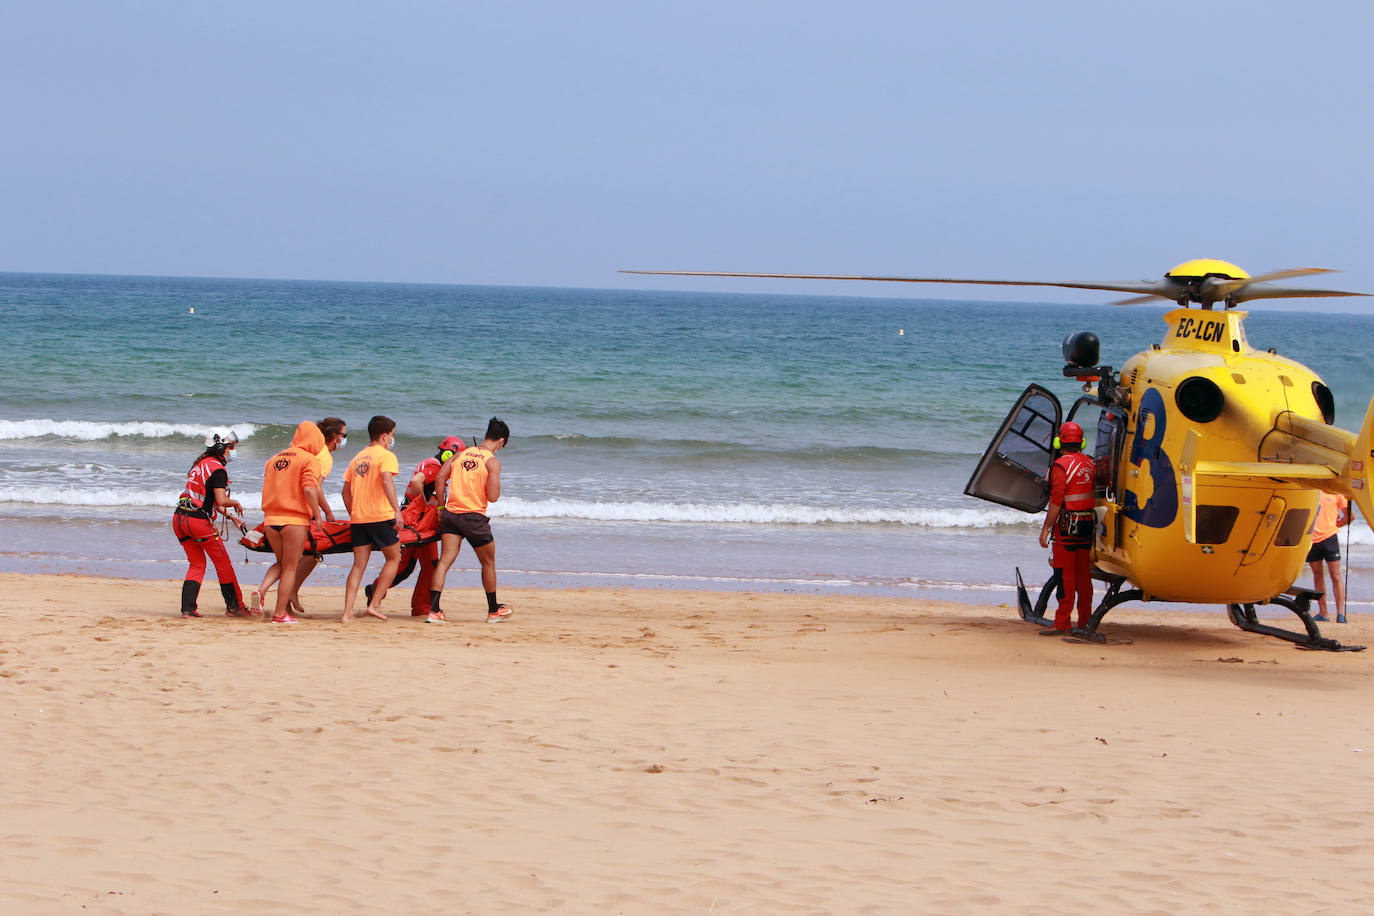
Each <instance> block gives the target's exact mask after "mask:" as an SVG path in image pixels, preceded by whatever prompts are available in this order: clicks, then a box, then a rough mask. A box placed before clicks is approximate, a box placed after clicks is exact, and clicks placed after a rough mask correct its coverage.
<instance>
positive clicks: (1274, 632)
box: [1226, 588, 1365, 652]
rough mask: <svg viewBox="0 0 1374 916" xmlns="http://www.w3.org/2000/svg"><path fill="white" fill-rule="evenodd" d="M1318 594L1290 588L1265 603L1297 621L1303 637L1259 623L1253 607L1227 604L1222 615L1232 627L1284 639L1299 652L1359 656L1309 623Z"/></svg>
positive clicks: (1356, 648)
mask: <svg viewBox="0 0 1374 916" xmlns="http://www.w3.org/2000/svg"><path fill="white" fill-rule="evenodd" d="M1320 594H1321V592H1314V591H1312V590H1311V589H1309V588H1290V589H1288V590H1287V591H1286V592H1284V593H1283V594H1282V595H1275V596H1274V597H1273V598H1270V599H1269V601H1268V602H1267V603H1268V604H1277V605H1278V606H1279V607H1284V608H1287V609H1288V610H1290V611H1292V612H1293V613H1294V614H1296V615H1298V619H1299V620H1301V621H1302V625H1303V627H1304V628H1306V630H1307V632H1306V633H1296V632H1294V631H1292V630H1285V629H1283V628H1282V627H1272V626H1269V625H1268V624H1263V623H1260V622H1259V615H1258V614H1257V613H1256V611H1255V605H1253V604H1228V605H1226V614H1227V616H1228V617H1230V618H1231V622H1232V623H1234V624H1235V625H1236V626H1238V627H1240V628H1241V629H1242V630H1245V631H1246V632H1248V633H1260V634H1262V635H1264V636H1273V637H1275V638H1277V639H1286V640H1288V641H1289V642H1291V643H1294V644H1296V646H1297V647H1298V648H1299V649H1316V650H1321V651H1325V652H1363V651H1364V648H1365V647H1364V646H1347V645H1342V644H1341V643H1340V642H1339V641H1338V640H1335V639H1331V638H1330V637H1326V636H1323V635H1322V632H1321V629H1320V628H1318V626H1317V621H1315V620H1314V619H1312V609H1311V606H1312V599H1313V598H1316V597H1317V596H1318V595H1320ZM1261 603H1266V602H1261Z"/></svg>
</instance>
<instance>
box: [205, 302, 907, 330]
mask: <svg viewBox="0 0 1374 916" xmlns="http://www.w3.org/2000/svg"><path fill="white" fill-rule="evenodd" d="M191 311H193V312H194V311H195V309H191ZM905 335H906V328H898V329H897V336H898V337H903V336H905Z"/></svg>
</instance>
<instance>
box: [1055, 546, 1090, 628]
mask: <svg viewBox="0 0 1374 916" xmlns="http://www.w3.org/2000/svg"><path fill="white" fill-rule="evenodd" d="M1050 563H1051V565H1052V566H1053V567H1054V568H1055V569H1057V570H1059V571H1060V574H1061V575H1062V576H1063V584H1064V596H1063V597H1062V598H1060V599H1059V608H1058V610H1056V611H1055V612H1054V628H1055V629H1056V630H1067V629H1069V619H1070V615H1071V614H1072V611H1073V606H1074V599H1075V598H1077V603H1078V625H1079V626H1080V627H1085V626H1087V625H1088V619H1089V618H1090V617H1092V615H1093V552H1092V548H1091V547H1088V546H1084V547H1083V548H1082V549H1080V550H1068V549H1066V548H1065V547H1063V546H1062V545H1061V544H1060V543H1059V541H1055V542H1054V544H1053V549H1052V552H1051V554H1050Z"/></svg>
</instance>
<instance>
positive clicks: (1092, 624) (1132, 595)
mask: <svg viewBox="0 0 1374 916" xmlns="http://www.w3.org/2000/svg"><path fill="white" fill-rule="evenodd" d="M1093 578H1094V579H1099V580H1101V581H1103V582H1106V583H1107V593H1106V594H1105V595H1103V596H1102V601H1101V602H1100V603H1099V604H1098V605H1097V609H1096V610H1095V611H1093V615H1092V617H1090V618H1089V619H1088V625H1087V626H1086V627H1078V628H1076V629H1073V630H1070V631H1069V635H1068V636H1066V637H1065V642H1086V643H1097V644H1111V645H1125V644H1128V643H1129V640H1124V639H1108V638H1107V637H1106V636H1103V635H1102V634H1101V633H1099V632H1097V627H1098V624H1100V623H1102V618H1103V617H1105V616H1107V612H1108V611H1110V610H1111V609H1112V608H1114V607H1116V606H1117V605H1118V604H1123V603H1125V602H1127V601H1140V600H1142V599H1143V598H1144V597H1145V596H1144V594H1143V593H1142V592H1141V591H1140V589H1138V588H1131V589H1127V590H1126V591H1124V592H1123V591H1122V590H1121V586H1122V585H1124V584H1125V583H1126V577H1125V576H1109V575H1107V574H1106V573H1103V572H1099V571H1097V570H1093ZM1062 582H1063V580H1062V577H1061V573H1060V572H1059V570H1057V569H1056V570H1055V571H1054V572H1053V573H1051V574H1050V577H1049V579H1047V580H1046V581H1045V584H1044V585H1042V586H1041V587H1040V594H1039V595H1038V596H1037V597H1036V599H1035V604H1031V600H1030V593H1029V592H1028V591H1027V590H1026V583H1025V580H1024V579H1022V578H1021V568H1020V567H1019V566H1018V567H1017V568H1016V605H1017V610H1018V611H1019V613H1020V614H1021V619H1022V620H1024V621H1026V622H1027V623H1033V624H1035V625H1036V626H1039V627H1053V626H1054V621H1053V620H1051V619H1050V618H1048V617H1046V616H1045V611H1046V610H1048V608H1049V605H1050V599H1051V598H1052V597H1054V595H1055V594H1056V593H1058V592H1060V591H1062V589H1063V584H1062Z"/></svg>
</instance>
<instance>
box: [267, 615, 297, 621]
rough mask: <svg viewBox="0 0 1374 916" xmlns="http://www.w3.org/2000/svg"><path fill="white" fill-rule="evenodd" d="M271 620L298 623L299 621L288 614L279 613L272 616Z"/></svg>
mask: <svg viewBox="0 0 1374 916" xmlns="http://www.w3.org/2000/svg"><path fill="white" fill-rule="evenodd" d="M272 622H273V623H299V622H300V621H298V620H296V618H294V617H292V616H291V615H290V614H281V615H279V616H276V617H273V618H272Z"/></svg>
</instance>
